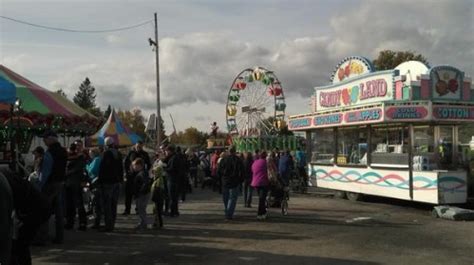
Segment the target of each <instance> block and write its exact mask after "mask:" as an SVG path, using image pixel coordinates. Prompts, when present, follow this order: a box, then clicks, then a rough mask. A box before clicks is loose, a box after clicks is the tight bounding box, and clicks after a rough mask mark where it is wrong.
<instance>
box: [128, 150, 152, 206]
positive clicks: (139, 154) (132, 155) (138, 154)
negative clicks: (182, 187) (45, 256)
mask: <svg viewBox="0 0 474 265" xmlns="http://www.w3.org/2000/svg"><path fill="white" fill-rule="evenodd" d="M137 158H141V159H142V160H143V162H144V163H145V171H148V170H150V168H151V162H150V156H149V155H148V153H147V152H145V151H144V150H143V142H142V141H138V142H137V143H136V144H135V146H134V147H133V148H132V150H130V152H129V153H128V155H127V157H126V158H125V165H124V170H125V176H126V181H125V211H124V212H123V215H129V214H130V208H131V206H132V197H133V191H134V183H135V179H134V176H135V174H134V173H133V170H132V162H133V161H135V159H137Z"/></svg>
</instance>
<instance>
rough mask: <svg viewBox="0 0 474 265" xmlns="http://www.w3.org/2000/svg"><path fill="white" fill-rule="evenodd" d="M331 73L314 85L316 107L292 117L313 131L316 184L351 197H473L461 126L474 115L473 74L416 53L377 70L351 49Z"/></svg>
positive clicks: (435, 200)
mask: <svg viewBox="0 0 474 265" xmlns="http://www.w3.org/2000/svg"><path fill="white" fill-rule="evenodd" d="M331 81H332V84H330V85H327V86H323V87H316V88H315V91H314V94H313V96H312V100H311V103H312V104H311V113H308V114H301V115H294V116H291V117H290V119H289V122H288V126H289V129H290V130H292V131H304V132H305V134H306V140H307V143H308V145H307V148H308V150H307V151H308V154H309V155H308V158H310V159H309V160H308V161H309V164H308V173H309V176H310V181H311V182H312V183H313V184H314V185H316V186H318V187H323V188H328V189H333V190H337V191H339V192H337V194H338V195H339V196H345V195H347V197H348V198H349V199H358V198H359V197H360V195H362V194H370V195H376V196H383V197H392V198H398V199H403V200H411V201H418V202H425V203H431V204H452V203H465V202H466V200H467V174H468V173H467V171H466V170H465V169H464V168H463V167H462V160H463V157H462V154H461V152H460V148H459V144H460V143H459V140H458V126H459V125H460V124H462V123H472V122H474V91H473V90H472V89H471V79H470V78H468V77H466V76H465V74H464V73H463V72H462V71H460V70H458V69H457V68H455V67H452V66H446V65H442V66H435V67H431V68H428V67H427V66H426V65H425V64H423V63H421V62H417V61H409V62H405V63H402V64H400V65H399V66H397V67H396V68H395V69H392V70H383V71H376V69H375V68H374V66H373V65H372V63H371V62H370V61H369V60H367V59H366V58H363V57H359V56H352V57H347V58H345V59H344V60H342V61H341V62H340V63H339V64H338V65H337V66H336V68H335V70H334V73H333V75H332V77H331ZM472 133H473V134H474V132H472Z"/></svg>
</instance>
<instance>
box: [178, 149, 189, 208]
mask: <svg viewBox="0 0 474 265" xmlns="http://www.w3.org/2000/svg"><path fill="white" fill-rule="evenodd" d="M176 159H177V161H178V163H179V167H178V169H179V170H178V193H179V197H181V201H182V202H184V201H186V193H187V192H188V191H189V192H191V191H192V190H191V189H192V188H191V185H190V184H189V178H188V159H187V157H186V155H185V154H183V151H182V149H181V147H179V146H178V147H176Z"/></svg>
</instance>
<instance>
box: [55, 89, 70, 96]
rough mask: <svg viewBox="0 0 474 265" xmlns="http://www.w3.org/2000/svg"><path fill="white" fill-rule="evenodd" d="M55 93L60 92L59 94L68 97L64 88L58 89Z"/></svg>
mask: <svg viewBox="0 0 474 265" xmlns="http://www.w3.org/2000/svg"><path fill="white" fill-rule="evenodd" d="M54 93H56V94H59V95H61V96H63V97H65V98H67V95H66V92H64V90H63V89H62V88H60V89H58V90H56V91H55V92H54Z"/></svg>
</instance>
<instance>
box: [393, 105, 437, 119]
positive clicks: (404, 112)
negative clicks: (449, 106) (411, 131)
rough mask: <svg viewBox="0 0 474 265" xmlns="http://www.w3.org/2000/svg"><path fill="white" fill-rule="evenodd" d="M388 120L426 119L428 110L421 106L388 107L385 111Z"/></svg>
mask: <svg viewBox="0 0 474 265" xmlns="http://www.w3.org/2000/svg"><path fill="white" fill-rule="evenodd" d="M385 117H386V118H387V119H388V120H419V119H424V118H426V117H428V110H427V109H426V108H425V107H422V106H413V107H389V108H387V109H386V110H385Z"/></svg>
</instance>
